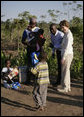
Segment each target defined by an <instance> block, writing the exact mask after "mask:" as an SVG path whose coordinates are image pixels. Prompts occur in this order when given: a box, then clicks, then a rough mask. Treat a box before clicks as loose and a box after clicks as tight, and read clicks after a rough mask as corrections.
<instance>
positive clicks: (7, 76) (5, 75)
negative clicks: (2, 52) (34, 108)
mask: <svg viewBox="0 0 84 117" xmlns="http://www.w3.org/2000/svg"><path fill="white" fill-rule="evenodd" d="M5 64H6V67H3V68H2V71H1V77H2V80H3V84H4V87H6V88H11V87H10V86H11V84H12V83H13V81H14V80H12V74H11V73H12V72H13V71H14V69H13V68H11V67H10V66H11V62H10V60H9V59H7V60H6V61H5Z"/></svg>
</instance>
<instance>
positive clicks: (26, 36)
mask: <svg viewBox="0 0 84 117" xmlns="http://www.w3.org/2000/svg"><path fill="white" fill-rule="evenodd" d="M36 25H37V22H36V19H35V18H31V19H30V22H29V26H28V28H27V29H25V30H24V32H23V35H22V43H23V44H24V45H26V46H27V57H28V59H27V65H28V69H29V67H31V64H32V62H31V56H30V55H31V52H32V48H31V46H30V44H29V41H30V40H31V39H32V38H33V37H31V32H32V31H33V32H37V31H38V30H39V27H37V26H36ZM28 76H29V77H28V79H27V81H28V84H30V72H29V70H28Z"/></svg>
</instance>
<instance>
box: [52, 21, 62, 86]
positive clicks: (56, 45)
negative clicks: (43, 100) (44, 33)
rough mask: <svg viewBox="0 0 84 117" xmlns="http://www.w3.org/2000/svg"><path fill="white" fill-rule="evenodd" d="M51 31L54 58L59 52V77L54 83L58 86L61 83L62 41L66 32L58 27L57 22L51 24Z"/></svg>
mask: <svg viewBox="0 0 84 117" xmlns="http://www.w3.org/2000/svg"><path fill="white" fill-rule="evenodd" d="M50 32H51V46H52V57H53V58H54V56H55V52H56V54H57V63H58V77H57V81H56V82H54V83H53V84H54V85H55V86H57V85H60V82H61V43H62V39H63V36H64V33H63V32H61V31H59V30H58V29H57V26H56V24H55V23H52V24H51V25H50Z"/></svg>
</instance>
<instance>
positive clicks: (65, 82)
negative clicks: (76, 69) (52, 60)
mask: <svg viewBox="0 0 84 117" xmlns="http://www.w3.org/2000/svg"><path fill="white" fill-rule="evenodd" d="M72 60H73V55H72V54H69V55H67V56H66V58H65V62H64V64H62V74H61V75H62V79H61V85H62V87H63V88H66V89H70V65H71V62H72Z"/></svg>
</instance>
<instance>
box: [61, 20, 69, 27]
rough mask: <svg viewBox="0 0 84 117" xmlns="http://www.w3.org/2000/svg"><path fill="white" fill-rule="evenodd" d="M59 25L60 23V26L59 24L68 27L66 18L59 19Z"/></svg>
mask: <svg viewBox="0 0 84 117" xmlns="http://www.w3.org/2000/svg"><path fill="white" fill-rule="evenodd" d="M59 25H60V27H61V26H66V27H68V28H69V22H68V21H67V20H63V21H61V22H60V24H59Z"/></svg>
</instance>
